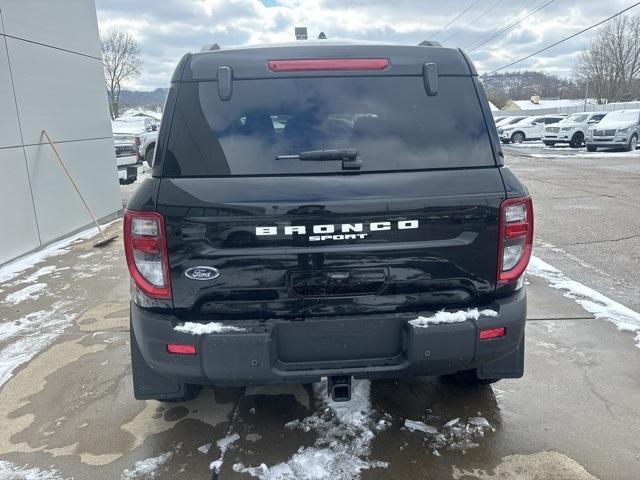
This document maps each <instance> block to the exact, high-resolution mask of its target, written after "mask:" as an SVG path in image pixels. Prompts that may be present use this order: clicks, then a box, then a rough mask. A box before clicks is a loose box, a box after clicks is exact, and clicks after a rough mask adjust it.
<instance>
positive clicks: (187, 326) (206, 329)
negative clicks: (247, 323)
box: [174, 322, 245, 335]
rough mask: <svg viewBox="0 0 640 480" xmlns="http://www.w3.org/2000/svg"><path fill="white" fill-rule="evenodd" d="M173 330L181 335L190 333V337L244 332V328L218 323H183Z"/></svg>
mask: <svg viewBox="0 0 640 480" xmlns="http://www.w3.org/2000/svg"><path fill="white" fill-rule="evenodd" d="M174 330H175V331H177V332H182V333H190V334H192V335H207V334H209V333H226V332H244V331H245V329H244V328H240V327H231V326H228V325H223V324H222V323H219V322H210V323H195V322H185V323H183V324H181V325H176V326H175V327H174Z"/></svg>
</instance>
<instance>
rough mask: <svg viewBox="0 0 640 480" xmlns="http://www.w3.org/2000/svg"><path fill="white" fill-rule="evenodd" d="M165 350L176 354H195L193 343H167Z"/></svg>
mask: <svg viewBox="0 0 640 480" xmlns="http://www.w3.org/2000/svg"><path fill="white" fill-rule="evenodd" d="M167 352H169V353H173V354H177V355H195V354H196V346H195V345H182V344H180V343H169V344H168V345H167Z"/></svg>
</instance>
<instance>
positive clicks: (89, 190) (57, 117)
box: [0, 0, 122, 264]
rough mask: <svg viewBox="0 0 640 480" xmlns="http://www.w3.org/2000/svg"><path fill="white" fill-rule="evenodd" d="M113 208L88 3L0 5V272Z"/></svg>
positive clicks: (39, 0) (108, 143) (113, 177)
mask: <svg viewBox="0 0 640 480" xmlns="http://www.w3.org/2000/svg"><path fill="white" fill-rule="evenodd" d="M42 130H47V132H48V133H49V135H50V137H51V138H52V140H53V141H54V142H55V143H56V148H57V149H58V151H59V152H60V154H61V156H62V157H63V159H64V160H65V161H66V163H67V166H68V168H69V170H70V171H71V173H72V175H73V176H74V177H75V179H76V181H77V182H78V184H79V185H80V189H81V190H82V191H83V193H84V194H85V196H86V198H87V200H88V202H89V204H90V205H91V207H92V208H93V209H94V212H95V213H96V215H97V216H98V217H99V218H105V217H109V216H113V215H114V214H116V213H117V212H118V211H120V209H121V208H122V203H121V199H120V190H119V187H118V177H117V168H116V161H115V153H114V146H113V139H112V134H111V123H110V117H109V109H108V103H107V95H106V90H105V86H104V74H103V70H102V61H101V58H100V44H99V39H98V25H97V19H96V11H95V4H94V1H93V0H0V232H2V234H1V235H0V264H2V263H4V262H6V261H8V260H11V259H13V258H15V257H17V256H20V255H22V254H24V253H26V252H28V251H30V250H33V249H35V248H38V247H40V246H42V245H44V244H47V243H50V242H51V241H53V240H56V239H58V238H60V237H62V236H65V235H67V234H69V233H71V232H73V231H76V230H78V229H80V228H82V227H84V226H86V225H88V224H89V223H90V222H91V217H90V216H89V214H88V213H87V212H86V211H85V210H84V208H83V206H82V203H81V201H80V199H79V198H78V196H77V194H76V193H75V191H74V190H73V187H72V185H71V183H70V182H69V180H68V179H67V178H66V176H65V175H64V172H63V170H62V168H61V167H60V165H59V164H58V162H57V160H56V158H55V157H54V155H53V152H52V150H51V147H50V146H49V145H48V144H46V143H44V138H43V137H42Z"/></svg>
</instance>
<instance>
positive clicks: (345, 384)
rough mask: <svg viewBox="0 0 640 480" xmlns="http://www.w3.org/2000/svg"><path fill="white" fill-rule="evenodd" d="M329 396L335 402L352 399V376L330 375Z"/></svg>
mask: <svg viewBox="0 0 640 480" xmlns="http://www.w3.org/2000/svg"><path fill="white" fill-rule="evenodd" d="M328 387H329V396H330V397H331V400H333V401H334V402H348V401H349V400H351V377H348V376H338V377H329V381H328Z"/></svg>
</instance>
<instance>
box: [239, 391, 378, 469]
mask: <svg viewBox="0 0 640 480" xmlns="http://www.w3.org/2000/svg"><path fill="white" fill-rule="evenodd" d="M370 388H371V383H370V382H369V381H368V380H358V381H355V382H354V383H353V385H352V396H351V400H350V401H349V402H340V403H336V402H333V401H332V400H331V399H330V398H329V397H328V395H327V382H326V380H323V381H322V382H320V383H319V384H316V385H314V392H315V397H316V400H317V402H318V409H317V410H316V412H315V413H313V415H311V416H309V417H307V418H305V419H303V420H302V421H300V420H296V421H293V422H289V423H288V424H287V428H301V429H303V430H305V431H310V430H313V431H315V432H316V434H317V436H316V440H315V442H314V444H313V446H311V447H304V448H300V449H299V450H298V452H296V453H295V454H294V455H293V456H292V457H291V458H290V459H289V460H288V461H287V462H283V463H280V464H278V465H274V466H271V467H269V466H267V465H266V464H264V463H263V464H261V465H259V466H257V467H245V466H244V465H243V464H242V463H236V464H235V465H233V470H234V471H235V472H242V473H248V474H250V475H251V476H253V477H256V478H258V479H260V480H325V479H326V480H329V479H330V480H351V479H356V478H359V477H360V473H361V472H362V471H363V470H368V469H371V468H386V467H387V466H388V464H387V463H386V462H379V461H373V460H368V459H367V457H368V456H369V453H370V447H371V442H372V440H373V438H374V437H375V434H374V430H375V431H378V428H377V427H378V426H379V423H376V422H375V421H374V420H373V419H372V418H371V417H372V414H373V412H372V409H371V400H370Z"/></svg>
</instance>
